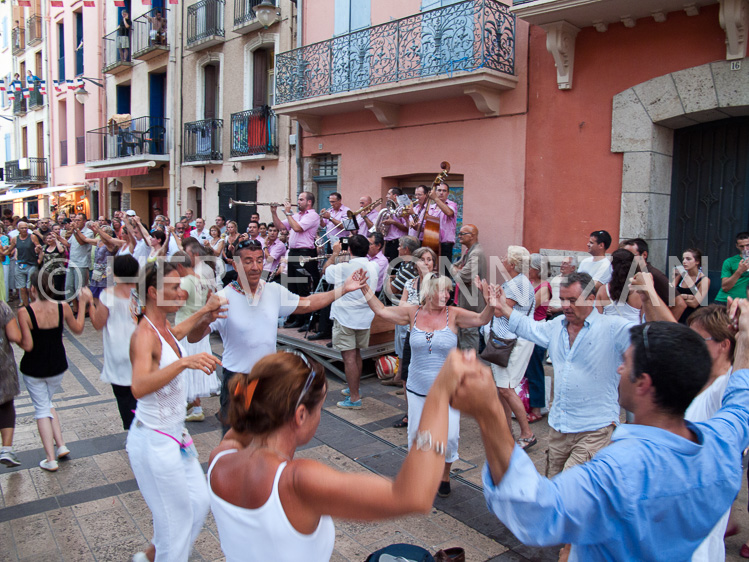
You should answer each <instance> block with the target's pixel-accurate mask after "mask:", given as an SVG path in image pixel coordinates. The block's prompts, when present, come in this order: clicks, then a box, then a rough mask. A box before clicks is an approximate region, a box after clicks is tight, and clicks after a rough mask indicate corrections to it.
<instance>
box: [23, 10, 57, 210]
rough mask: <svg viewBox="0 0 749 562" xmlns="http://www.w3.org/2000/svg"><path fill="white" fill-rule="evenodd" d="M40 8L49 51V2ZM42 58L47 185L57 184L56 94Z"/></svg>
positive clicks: (45, 58)
mask: <svg viewBox="0 0 749 562" xmlns="http://www.w3.org/2000/svg"><path fill="white" fill-rule="evenodd" d="M41 8H42V19H43V20H44V22H45V23H46V24H47V25H46V28H47V36H46V37H42V52H44V51H45V50H46V51H47V52H49V47H50V45H49V41H50V37H51V36H52V16H51V14H50V13H49V2H42V3H41ZM63 20H64V16H63ZM45 47H46V49H45ZM59 55H60V53H58V56H59ZM43 59H44V62H43V63H42V65H43V66H46V69H44V72H45V73H46V75H47V84H49V90H48V92H47V100H46V103H45V104H44V122H45V127H44V129H45V132H44V139H42V142H45V140H46V143H47V151H46V153H47V154H49V162H48V163H47V172H48V174H49V183H48V184H47V185H57V184H56V183H55V167H54V166H53V165H52V163H53V162H54V156H55V151H54V146H53V144H54V143H53V142H52V101H51V100H52V99H53V98H54V100H55V101H57V96H56V95H55V93H54V92H55V89H54V86H53V84H52V73H51V64H52V63H51V62H50V60H49V59H50V57H48V56H46V57H45V56H43ZM28 62H29V61H27V62H26V64H27V66H26V68H28ZM21 79H22V80H23V77H21ZM66 95H67V94H66ZM57 117H58V119H59V118H60V116H59V115H58V116H57ZM47 201H48V202H49V199H47ZM58 203H59V201H58Z"/></svg>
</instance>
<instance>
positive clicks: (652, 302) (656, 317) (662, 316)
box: [630, 273, 684, 322]
mask: <svg viewBox="0 0 749 562" xmlns="http://www.w3.org/2000/svg"><path fill="white" fill-rule="evenodd" d="M630 288H631V289H634V290H638V291H640V298H641V299H642V311H643V312H644V313H645V317H646V318H647V320H648V322H654V321H663V322H676V318H674V315H673V313H672V312H671V310H670V309H669V308H668V305H667V304H666V303H665V302H663V301H662V300H661V299H660V297H659V296H658V293H656V292H655V287H654V286H653V275H652V274H650V273H638V274H637V275H635V276H634V279H633V280H632V283H631V284H630ZM680 298H681V297H677V301H678V300H679V299H680ZM681 302H682V303H683V302H684V300H683V299H681ZM682 310H683V308H682Z"/></svg>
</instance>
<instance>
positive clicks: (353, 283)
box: [343, 269, 369, 293]
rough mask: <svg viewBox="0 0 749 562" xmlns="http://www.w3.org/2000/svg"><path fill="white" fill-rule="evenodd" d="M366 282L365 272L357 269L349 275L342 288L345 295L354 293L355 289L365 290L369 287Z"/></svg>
mask: <svg viewBox="0 0 749 562" xmlns="http://www.w3.org/2000/svg"><path fill="white" fill-rule="evenodd" d="M368 281H369V275H368V274H367V272H366V270H364V269H357V270H356V271H354V272H353V273H352V274H351V276H350V277H349V278H348V279H346V282H345V283H344V285H343V288H344V290H345V291H346V292H347V293H349V292H351V291H356V290H357V289H365V288H366V287H368V286H369V285H368Z"/></svg>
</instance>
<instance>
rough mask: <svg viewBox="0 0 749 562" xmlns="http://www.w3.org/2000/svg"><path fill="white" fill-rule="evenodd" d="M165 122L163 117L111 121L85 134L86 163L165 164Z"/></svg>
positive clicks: (167, 130) (167, 155) (167, 135)
mask: <svg viewBox="0 0 749 562" xmlns="http://www.w3.org/2000/svg"><path fill="white" fill-rule="evenodd" d="M168 122H169V120H168V119H164V118H163V117H138V118H136V119H130V120H129V121H120V122H117V121H115V120H114V119H112V120H111V121H110V123H109V125H107V126H106V127H101V128H100V129H94V130H93V131H86V151H85V152H86V163H88V164H91V163H93V164H91V165H107V164H113V163H117V161H123V160H124V161H128V162H131V161H141V160H158V161H165V160H168V159H169V127H168ZM77 144H78V142H77V141H76V145H77ZM80 157H81V155H80V153H78V158H80Z"/></svg>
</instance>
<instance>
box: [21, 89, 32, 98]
mask: <svg viewBox="0 0 749 562" xmlns="http://www.w3.org/2000/svg"><path fill="white" fill-rule="evenodd" d="M30 95H31V93H30V92H29V91H28V90H27V89H26V88H24V89H23V97H24V98H28V97H29V96H30Z"/></svg>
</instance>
